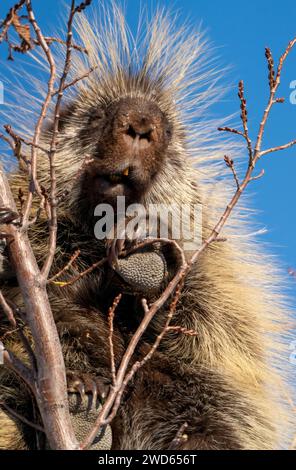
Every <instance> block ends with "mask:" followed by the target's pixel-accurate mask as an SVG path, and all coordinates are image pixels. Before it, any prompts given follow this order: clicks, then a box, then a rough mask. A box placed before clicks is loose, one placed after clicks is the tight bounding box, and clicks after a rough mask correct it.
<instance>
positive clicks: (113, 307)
mask: <svg viewBox="0 0 296 470" xmlns="http://www.w3.org/2000/svg"><path fill="white" fill-rule="evenodd" d="M121 298H122V294H118V295H117V297H115V299H114V301H113V304H112V305H111V307H110V308H109V312H108V324H109V337H108V340H109V348H110V362H111V375H112V383H113V387H115V386H116V368H115V356H114V344H113V323H114V315H115V310H116V308H117V306H118V304H119V302H120V300H121Z"/></svg>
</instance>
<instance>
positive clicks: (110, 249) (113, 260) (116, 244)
mask: <svg viewBox="0 0 296 470" xmlns="http://www.w3.org/2000/svg"><path fill="white" fill-rule="evenodd" d="M125 242H126V240H125V239H118V238H117V239H115V240H107V248H106V249H107V258H108V263H109V265H110V266H111V268H113V269H117V268H118V257H119V256H120V253H121V252H122V251H123V250H124V248H125Z"/></svg>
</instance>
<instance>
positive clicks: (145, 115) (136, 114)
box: [115, 98, 162, 150]
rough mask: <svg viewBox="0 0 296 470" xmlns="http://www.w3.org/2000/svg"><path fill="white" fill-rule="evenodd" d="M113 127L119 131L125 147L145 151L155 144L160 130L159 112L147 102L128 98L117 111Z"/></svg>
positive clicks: (153, 105)
mask: <svg viewBox="0 0 296 470" xmlns="http://www.w3.org/2000/svg"><path fill="white" fill-rule="evenodd" d="M115 126H116V128H117V129H118V128H119V129H121V131H120V132H121V133H122V136H123V139H124V142H125V145H127V146H128V147H130V148H131V150H143V149H147V148H148V147H150V146H152V145H153V143H155V140H156V138H157V134H158V132H159V131H160V130H161V129H160V127H161V126H162V122H161V114H160V110H159V109H158V107H157V106H156V105H155V104H153V103H150V102H149V101H139V100H136V99H133V98H128V99H126V100H123V101H122V102H121V103H120V105H119V108H118V109H117V115H116V118H115Z"/></svg>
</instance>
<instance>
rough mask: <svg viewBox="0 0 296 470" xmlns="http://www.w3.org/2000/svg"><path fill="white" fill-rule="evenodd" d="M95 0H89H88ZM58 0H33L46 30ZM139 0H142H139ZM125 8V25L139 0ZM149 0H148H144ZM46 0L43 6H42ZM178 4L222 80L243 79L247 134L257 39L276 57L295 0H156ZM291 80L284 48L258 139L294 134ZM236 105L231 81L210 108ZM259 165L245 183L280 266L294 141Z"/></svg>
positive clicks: (0, 54)
mask: <svg viewBox="0 0 296 470" xmlns="http://www.w3.org/2000/svg"><path fill="white" fill-rule="evenodd" d="M95 1H97V0H94V3H95ZM12 3H13V2H12V1H10V0H2V1H1V5H0V18H3V17H4V14H5V13H6V12H7V9H8V7H9V6H10V5H11V4H12ZM64 3H68V1H67V0H65V1H58V0H47V1H44V0H35V2H33V4H34V5H35V6H36V12H37V15H38V17H39V19H40V23H41V25H43V26H46V28H47V30H48V31H50V28H51V25H53V26H55V25H56V23H57V17H58V16H59V15H58V12H59V11H60V10H61V8H62V6H63V4H64ZM142 3H143V4H145V3H147V2H144V1H143V2H142ZM126 4H127V15H128V19H129V22H130V24H131V26H132V27H133V26H134V25H135V24H136V19H137V14H138V11H139V7H140V5H141V2H139V1H136V0H127V2H126ZM148 4H149V5H155V4H156V2H148ZM49 5H50V8H48V6H49ZM161 5H164V6H169V7H170V8H173V9H174V10H178V11H179V12H180V22H182V20H184V19H189V20H190V22H191V23H192V24H193V25H194V24H196V25H197V26H198V25H199V24H200V22H201V21H202V24H203V28H204V29H206V30H207V32H208V37H209V38H210V40H211V41H212V42H213V43H214V45H215V46H216V47H217V55H218V56H219V57H220V62H221V64H223V65H230V66H231V67H232V68H231V71H230V72H229V74H228V84H229V83H232V84H235V83H237V82H238V80H239V79H243V80H244V82H245V89H246V95H247V99H248V107H249V127H250V129H251V136H253V137H254V136H255V135H256V132H257V129H258V123H259V120H260V117H261V114H262V110H263V109H264V105H265V103H266V99H267V92H268V87H267V78H266V77H267V72H266V62H265V57H264V47H265V46H269V47H271V49H272V51H273V54H274V57H275V58H277V57H279V55H280V53H281V52H282V51H283V49H284V48H285V46H286V44H287V43H288V41H289V40H290V39H292V38H293V37H294V36H295V35H296V22H295V18H296V2H295V0H285V1H284V2H270V0H261V1H260V2H258V1H255V0H249V1H248V2H247V3H245V2H238V1H237V0H236V1H235V0H225V1H224V2H221V1H220V0H211V1H209V0H197V1H191V0H182V1H181V0H176V1H174V2H169V1H162V2H161ZM5 57H6V50H5V46H2V47H1V50H0V79H1V76H3V75H5V74H7V67H15V66H16V65H15V64H11V63H8V62H7V61H6V60H5ZM293 80H296V49H295V50H294V51H293V53H292V54H291V55H290V57H289V60H288V62H287V65H286V67H285V70H284V73H283V79H282V84H281V91H280V94H281V96H283V97H285V98H286V102H285V104H284V105H278V106H277V107H276V109H275V110H274V111H273V113H272V116H271V119H270V121H269V125H268V127H267V132H266V138H265V147H266V148H267V147H270V146H275V145H278V144H283V143H286V142H287V141H290V140H292V139H295V138H296V125H295V123H296V104H295V105H292V104H291V103H290V101H289V96H290V93H291V92H292V90H291V89H290V88H289V86H290V83H291V82H292V81H293ZM237 110H238V100H237V95H236V89H235V88H234V87H233V89H232V90H231V91H230V92H229V93H228V96H227V97H226V99H225V100H223V103H220V104H219V105H218V106H217V107H216V109H215V112H216V113H217V114H218V115H220V116H224V115H228V114H231V113H234V112H236V111H237ZM261 166H262V167H264V169H265V176H264V178H262V179H260V180H259V181H257V182H256V186H253V188H252V201H253V206H254V207H256V208H257V209H258V215H257V220H258V221H259V222H260V224H261V225H262V226H263V227H266V228H267V229H268V230H269V232H268V234H266V235H264V239H265V240H266V241H268V242H270V243H271V244H272V251H273V252H274V253H276V254H278V256H279V258H280V263H281V265H282V267H283V268H284V269H288V267H289V266H294V267H295V268H296V244H295V233H296V216H295V202H296V184H295V174H296V147H295V148H292V149H290V150H287V151H284V152H281V153H277V154H272V155H269V156H268V157H265V160H264V161H263V162H262V163H261Z"/></svg>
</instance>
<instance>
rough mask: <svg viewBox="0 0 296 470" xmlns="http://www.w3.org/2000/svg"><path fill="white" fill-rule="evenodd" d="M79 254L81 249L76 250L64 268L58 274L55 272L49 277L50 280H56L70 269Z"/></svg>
mask: <svg viewBox="0 0 296 470" xmlns="http://www.w3.org/2000/svg"><path fill="white" fill-rule="evenodd" d="M79 255H80V250H76V251H75V253H74V254H73V255H72V256H71V258H70V260H69V262H68V263H67V264H66V266H64V267H63V269H61V270H60V271H59V272H58V273H57V274H55V275H54V276H52V277H51V278H50V279H48V282H53V281H55V280H56V279H58V278H59V277H61V276H62V274H64V273H65V272H66V271H69V269H70V268H71V266H72V265H73V263H74V262H75V261H76V260H77V258H78V257H79Z"/></svg>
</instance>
